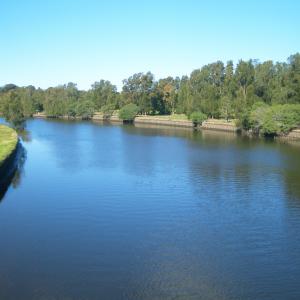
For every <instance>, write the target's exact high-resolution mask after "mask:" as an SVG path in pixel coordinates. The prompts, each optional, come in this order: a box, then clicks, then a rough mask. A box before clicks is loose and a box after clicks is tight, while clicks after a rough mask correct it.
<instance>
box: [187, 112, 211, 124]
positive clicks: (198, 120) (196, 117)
mask: <svg viewBox="0 0 300 300" xmlns="http://www.w3.org/2000/svg"><path fill="white" fill-rule="evenodd" d="M190 119H191V120H192V121H193V123H194V124H195V125H198V124H200V125H201V124H202V123H203V122H204V121H205V120H207V115H206V114H204V113H203V112H201V111H195V112H193V113H191V115H190Z"/></svg>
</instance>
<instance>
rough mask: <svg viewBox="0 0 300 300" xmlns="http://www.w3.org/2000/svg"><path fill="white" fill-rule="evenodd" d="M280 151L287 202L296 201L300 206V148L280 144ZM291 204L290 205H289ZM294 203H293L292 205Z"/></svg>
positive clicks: (297, 145) (296, 145)
mask: <svg viewBox="0 0 300 300" xmlns="http://www.w3.org/2000/svg"><path fill="white" fill-rule="evenodd" d="M279 147H280V150H281V153H282V155H283V163H284V165H285V167H284V169H283V174H282V175H283V180H284V184H285V188H286V192H287V194H288V195H289V196H290V197H289V200H290V201H291V200H294V201H297V206H299V205H300V155H299V154H300V146H299V144H295V145H286V144H280V146H279ZM290 204H292V203H290ZM294 204H296V202H293V205H294Z"/></svg>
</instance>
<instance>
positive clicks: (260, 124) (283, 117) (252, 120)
mask: <svg viewBox="0 0 300 300" xmlns="http://www.w3.org/2000/svg"><path fill="white" fill-rule="evenodd" d="M249 124H250V128H251V129H252V130H253V131H254V132H255V133H260V134H263V135H267V136H274V135H281V134H286V133H288V132H289V131H290V130H292V129H294V128H297V127H298V126H299V125H300V104H283V105H280V104H277V105H273V106H268V105H265V104H262V103H261V104H260V105H255V106H254V107H253V109H252V111H251V112H250V117H249Z"/></svg>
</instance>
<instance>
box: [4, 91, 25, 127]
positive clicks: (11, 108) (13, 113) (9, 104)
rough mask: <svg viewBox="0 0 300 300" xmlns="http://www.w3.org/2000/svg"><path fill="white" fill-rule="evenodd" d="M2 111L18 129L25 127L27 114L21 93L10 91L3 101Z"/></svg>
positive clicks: (7, 119)
mask: <svg viewBox="0 0 300 300" xmlns="http://www.w3.org/2000/svg"><path fill="white" fill-rule="evenodd" d="M1 112H2V115H3V117H4V119H5V120H6V121H7V122H9V123H10V124H11V125H12V126H13V127H14V128H16V129H23V128H24V127H25V115H24V109H23V106H22V103H21V101H20V97H19V95H18V94H17V93H16V92H14V91H9V92H8V93H7V94H6V95H5V97H3V99H2V102H1Z"/></svg>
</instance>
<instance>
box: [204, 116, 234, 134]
mask: <svg viewBox="0 0 300 300" xmlns="http://www.w3.org/2000/svg"><path fill="white" fill-rule="evenodd" d="M200 128H201V129H209V130H218V131H228V132H237V131H238V130H239V128H238V127H237V126H235V124H233V123H232V122H224V121H221V120H215V119H214V120H212V119H210V120H207V121H204V122H203V123H202V126H200Z"/></svg>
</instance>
